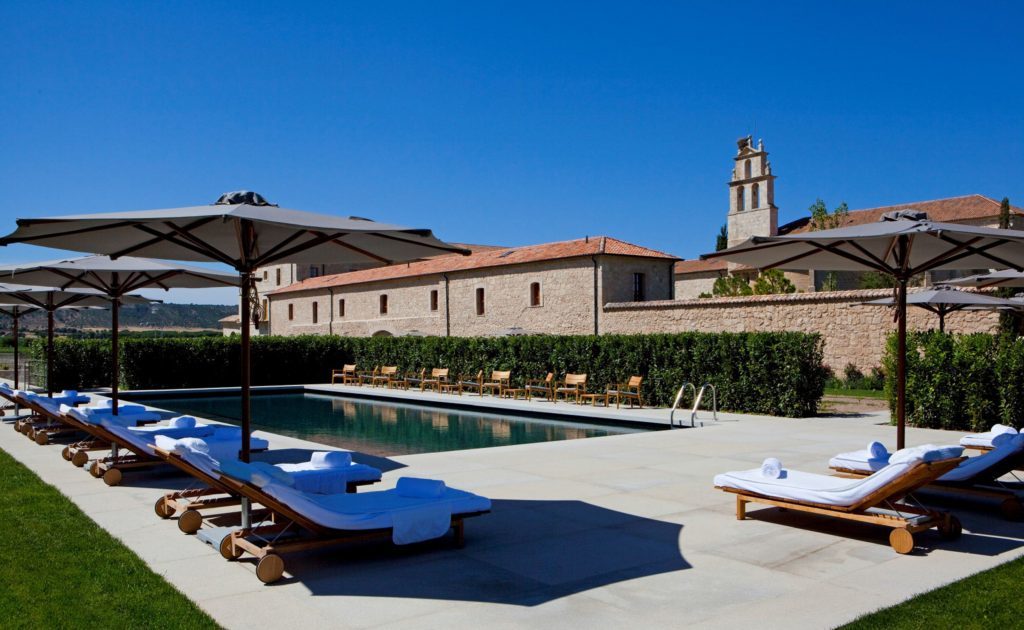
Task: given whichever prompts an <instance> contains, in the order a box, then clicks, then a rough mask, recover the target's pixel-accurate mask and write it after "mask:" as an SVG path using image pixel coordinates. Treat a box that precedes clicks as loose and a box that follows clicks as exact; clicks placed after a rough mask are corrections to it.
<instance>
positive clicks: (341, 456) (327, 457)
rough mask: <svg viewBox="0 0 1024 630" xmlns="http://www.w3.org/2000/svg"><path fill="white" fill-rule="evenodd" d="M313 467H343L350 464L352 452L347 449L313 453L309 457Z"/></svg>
mask: <svg viewBox="0 0 1024 630" xmlns="http://www.w3.org/2000/svg"><path fill="white" fill-rule="evenodd" d="M309 463H310V464H311V465H312V466H313V468H343V467H345V466H351V465H352V453H349V452H348V451H324V452H319V453H313V455H311V456H310V458H309Z"/></svg>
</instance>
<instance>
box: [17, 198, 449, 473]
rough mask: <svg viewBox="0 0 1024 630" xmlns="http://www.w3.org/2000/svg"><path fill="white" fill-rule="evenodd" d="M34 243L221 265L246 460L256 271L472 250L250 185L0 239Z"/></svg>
mask: <svg viewBox="0 0 1024 630" xmlns="http://www.w3.org/2000/svg"><path fill="white" fill-rule="evenodd" d="M13 243H31V244H35V245H42V246H45V247H54V248H59V249H65V250H66V249H71V250H75V251H85V252H90V253H98V254H106V255H109V256H110V257H111V258H115V259H116V258H120V257H122V256H129V255H138V256H147V257H152V258H163V259H171V260H188V261H214V262H221V263H224V264H226V265H228V266H230V267H232V268H234V269H235V271H237V272H238V276H239V281H240V286H241V307H242V308H241V311H242V317H241V319H242V322H241V324H242V330H241V364H242V370H241V372H242V373H241V399H242V401H241V406H242V409H241V412H242V413H241V415H242V418H241V421H242V449H241V453H240V456H241V459H242V460H243V461H249V432H250V425H251V422H250V408H249V396H250V353H249V336H250V330H249V328H250V319H251V318H252V317H253V316H256V317H257V321H258V315H259V298H258V295H257V294H256V286H255V282H254V278H253V274H254V272H255V270H256V268H257V267H261V266H265V265H270V264H275V263H318V264H319V263H356V264H364V265H365V264H381V265H387V264H393V263H399V262H407V261H412V260H417V259H420V258H425V257H429V256H436V255H437V254H439V253H443V252H455V253H460V254H469V251H468V250H465V249H462V248H459V247H455V246H453V245H449V244H447V243H444V242H442V241H440V240H438V239H436V238H434V236H433V234H432V233H431V231H430V230H427V229H413V228H407V227H402V226H398V225H389V224H385V223H377V222H375V221H371V220H369V219H363V218H359V217H347V218H341V217H335V216H328V215H322V214H314V213H310V212H302V211H298V210H286V209H284V208H278V207H277V206H275V205H272V204H270V203H268V202H267V201H266V200H265V199H264V198H263V197H262V196H260V195H258V194H256V193H253V192H248V191H239V192H234V193H226V194H224V195H222V196H221V198H220V199H218V200H217V201H216V202H215V203H213V204H211V205H205V206H191V207H185V208H170V209H166V210H140V211H132V212H114V213H108V214H83V215H73V216H62V217H50V218H39V219H18V229H17V230H16V231H15V232H14V233H12V234H10V235H8V236H7V237H5V238H3V239H0V245H9V244H13Z"/></svg>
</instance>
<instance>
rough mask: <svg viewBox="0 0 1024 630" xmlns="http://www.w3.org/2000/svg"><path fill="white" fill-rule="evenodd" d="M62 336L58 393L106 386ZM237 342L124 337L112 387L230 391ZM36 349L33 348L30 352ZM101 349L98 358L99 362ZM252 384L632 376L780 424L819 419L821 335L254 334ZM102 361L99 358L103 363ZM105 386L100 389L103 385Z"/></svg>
mask: <svg viewBox="0 0 1024 630" xmlns="http://www.w3.org/2000/svg"><path fill="white" fill-rule="evenodd" d="M104 343H106V342H103V341H75V340H70V339H61V340H60V343H59V344H58V346H57V353H56V356H57V366H58V367H57V369H56V370H55V380H56V383H57V386H58V387H60V388H64V387H87V386H93V385H97V384H103V383H104V382H107V381H109V372H108V371H107V369H108V368H107V365H108V364H109V358H108V357H109V345H107V346H105V347H100V346H97V345H94V344H104ZM238 344H239V340H238V338H237V337H221V338H190V339H126V340H125V341H124V343H123V344H122V346H121V383H122V386H124V387H126V388H130V389H149V388H175V387H185V388H187V387H217V386H233V385H238V382H239V363H238V361H239V348H238ZM41 349H42V347H41V346H39V347H37V348H36V351H37V353H39V352H40V350H41ZM104 351H105V352H106V355H105V357H106V358H105V357H104ZM252 356H253V370H252V376H253V384H254V385H281V384H294V383H322V382H325V381H326V380H327V379H328V376H329V374H330V370H331V369H332V368H340V367H341V366H342V364H344V363H356V364H358V365H359V366H360V367H361V368H363V367H365V368H367V369H369V368H371V367H372V366H374V365H398V366H399V367H400V369H402V370H403V371H412V370H416V369H419V368H421V367H426V368H430V367H435V366H437V367H441V366H444V367H449V368H451V371H452V374H453V375H455V374H465V375H475V374H476V373H477V371H478V370H484V371H485V372H489V371H490V370H495V369H501V370H512V374H513V380H514V382H516V383H521V382H522V381H523V380H524V379H526V378H542V377H543V376H544V374H546V373H547V372H548V371H554V372H555V373H556V374H558V375H564V374H565V373H566V372H585V373H587V374H589V380H590V383H591V388H590V389H591V391H598V390H601V391H603V389H602V388H603V387H604V386H605V385H606V384H608V383H614V382H617V381H622V380H625V379H626V378H628V377H629V376H630V375H633V374H640V375H643V376H644V394H645V397H646V399H647V402H649V404H651V405H654V406H668V405H671V403H672V399H673V397H674V396H675V392H676V390H677V389H678V388H679V386H680V385H681V384H682V383H683V382H684V381H691V382H694V383H696V384H697V385H698V386H699V385H700V384H701V383H703V382H706V381H710V382H711V383H714V384H715V385H716V386H717V388H718V404H719V407H720V408H721V409H726V410H735V411H745V412H751V413H762V414H772V415H781V416H807V415H812V414H814V413H816V411H817V406H818V401H819V400H820V399H821V396H822V393H823V391H824V383H825V379H826V376H827V375H826V370H825V369H824V368H823V365H822V342H821V339H820V337H819V336H818V335H808V334H802V333H739V334H706V333H682V334H672V335H629V336H625V335H622V336H619V335H602V336H550V335H539V336H525V337H497V338H495V337H486V338H485V337H477V338H466V337H370V338H356V337H336V336H320V335H318V336H300V337H255V338H253V343H252ZM104 359H105V360H104ZM104 379H106V380H104Z"/></svg>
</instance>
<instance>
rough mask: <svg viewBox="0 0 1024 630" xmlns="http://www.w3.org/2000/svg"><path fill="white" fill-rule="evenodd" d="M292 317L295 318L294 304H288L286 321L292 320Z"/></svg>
mask: <svg viewBox="0 0 1024 630" xmlns="http://www.w3.org/2000/svg"><path fill="white" fill-rule="evenodd" d="M293 319H295V305H294V304H289V305H288V321H292V320H293Z"/></svg>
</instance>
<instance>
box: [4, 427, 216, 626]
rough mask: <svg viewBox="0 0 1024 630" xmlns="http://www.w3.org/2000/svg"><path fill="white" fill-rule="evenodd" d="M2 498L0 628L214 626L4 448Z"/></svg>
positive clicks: (168, 585) (188, 601)
mask: <svg viewBox="0 0 1024 630" xmlns="http://www.w3.org/2000/svg"><path fill="white" fill-rule="evenodd" d="M4 429H5V430H6V429H7V427H4ZM55 456H56V453H55ZM0 497H3V501H2V502H0V556H2V558H3V560H2V561H0V585H2V586H0V589H2V592H3V595H2V596H0V620H2V621H0V626H3V627H5V628H82V627H92V628H153V627H161V628H166V627H188V628H216V627H217V624H216V623H214V621H213V619H211V618H210V617H209V616H207V615H206V613H204V612H203V611H201V610H200V609H199V608H198V607H197V606H196V605H195V604H194V603H192V602H191V601H190V600H189V599H188V598H186V597H185V596H184V595H182V594H181V593H180V592H178V591H177V590H175V589H174V588H173V587H172V586H171V585H170V584H168V583H167V582H166V581H165V580H164V579H163V578H161V577H160V576H158V575H156V574H155V573H153V572H152V571H151V570H150V569H149V568H148V567H147V566H146V565H145V563H143V562H142V560H140V559H139V558H138V556H136V555H135V554H133V553H132V552H131V551H129V550H128V549H127V548H126V547H125V546H124V545H122V544H121V543H120V542H118V541H117V540H115V539H114V538H113V537H111V536H110V534H108V533H107V532H106V531H105V530H103V529H101V528H100V527H99V526H97V525H96V524H95V523H94V522H93V521H91V520H90V519H89V517H87V516H86V515H85V514H83V513H82V511H81V510H79V509H78V508H77V507H76V506H75V505H74V504H73V503H72V502H71V501H70V500H68V499H67V497H65V496H64V495H62V494H60V492H58V491H57V489H56V488H54V487H52V486H50V485H47V484H45V483H43V481H42V480H41V479H39V477H37V476H36V475H35V474H33V473H32V472H31V471H29V470H28V469H27V468H25V467H24V466H22V465H21V464H20V463H18V462H17V461H15V460H14V459H13V458H12V457H11V456H10V455H8V454H7V453H6V452H4V451H3V450H0Z"/></svg>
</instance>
